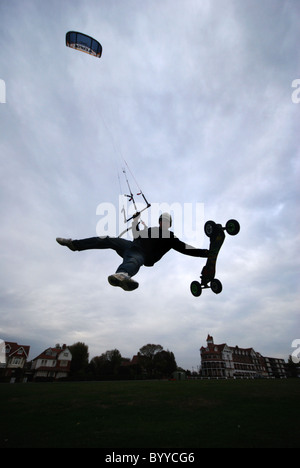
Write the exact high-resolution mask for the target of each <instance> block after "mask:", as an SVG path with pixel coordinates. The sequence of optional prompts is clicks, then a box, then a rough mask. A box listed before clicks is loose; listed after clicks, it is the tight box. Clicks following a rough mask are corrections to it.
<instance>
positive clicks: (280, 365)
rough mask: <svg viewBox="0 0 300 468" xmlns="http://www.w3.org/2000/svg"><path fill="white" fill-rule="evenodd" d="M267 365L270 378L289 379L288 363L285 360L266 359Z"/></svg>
mask: <svg viewBox="0 0 300 468" xmlns="http://www.w3.org/2000/svg"><path fill="white" fill-rule="evenodd" d="M264 360H265V365H266V370H267V372H268V375H269V376H270V377H277V378H285V377H287V372H286V363H285V361H284V359H278V358H270V357H265V358H264Z"/></svg>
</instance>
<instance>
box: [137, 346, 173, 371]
mask: <svg viewBox="0 0 300 468" xmlns="http://www.w3.org/2000/svg"><path fill="white" fill-rule="evenodd" d="M139 358H140V362H141V365H142V366H143V367H144V369H145V371H146V373H147V375H148V377H150V378H162V377H170V376H171V375H172V372H174V371H175V370H176V369H177V365H176V361H175V357H174V354H173V353H171V352H170V351H165V350H164V349H163V347H162V346H161V345H159V344H147V345H144V346H142V348H140V352H139Z"/></svg>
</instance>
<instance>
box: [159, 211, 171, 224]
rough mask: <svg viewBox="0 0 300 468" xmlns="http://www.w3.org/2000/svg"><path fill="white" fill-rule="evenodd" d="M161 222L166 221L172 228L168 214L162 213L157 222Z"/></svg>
mask: <svg viewBox="0 0 300 468" xmlns="http://www.w3.org/2000/svg"><path fill="white" fill-rule="evenodd" d="M162 220H164V221H168V222H169V224H170V226H172V216H171V215H170V214H169V213H162V214H161V215H160V217H159V222H160V221H162Z"/></svg>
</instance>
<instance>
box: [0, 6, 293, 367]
mask: <svg viewBox="0 0 300 468" xmlns="http://www.w3.org/2000/svg"><path fill="white" fill-rule="evenodd" d="M0 22H1V27H0V46H1V49H0V50H1V53H0V79H1V80H3V81H4V82H5V85H6V86H5V88H6V89H5V102H2V103H1V104H0V161H1V198H0V213H1V226H2V228H1V232H0V246H1V247H0V255H1V271H0V297H1V303H0V307H1V309H0V311H1V312H0V339H4V340H8V341H17V342H18V343H19V344H24V345H30V346H31V351H30V359H33V358H34V357H36V356H37V355H38V354H39V353H40V352H42V351H43V350H44V349H46V348H47V347H50V346H54V345H55V344H56V343H61V344H63V343H66V344H68V345H71V344H73V343H75V342H77V341H82V342H84V343H85V344H87V345H88V347H89V352H90V358H92V357H94V356H96V355H100V354H102V353H104V352H105V351H106V350H110V349H115V348H117V349H118V350H119V351H120V353H121V354H122V356H123V357H132V356H133V355H134V354H136V353H137V352H138V350H139V349H140V348H141V347H142V346H143V345H145V344H147V343H155V344H161V345H162V346H163V347H164V349H166V350H167V349H168V350H170V351H172V352H173V353H174V355H175V358H176V361H177V364H178V365H179V366H182V367H184V368H188V369H197V367H198V366H199V364H200V354H199V348H200V347H201V346H203V345H205V343H206V337H207V335H208V334H210V335H213V337H214V339H215V343H224V342H226V343H227V344H228V345H229V346H235V345H238V346H240V347H244V348H247V347H253V348H254V349H255V350H256V351H258V352H261V353H262V354H263V355H265V356H271V357H281V358H284V359H287V358H288V356H289V355H290V354H291V353H292V352H293V348H292V347H291V345H292V342H293V340H295V339H299V338H300V327H299V324H300V323H299V322H300V321H299V306H300V291H299V259H300V253H299V252H300V234H299V226H300V222H299V221H300V220H299V186H300V184H299V175H300V174H299V169H300V151H299V121H300V119H299V117H300V103H298V104H297V103H295V102H293V100H292V93H293V91H294V89H293V88H292V82H293V80H295V79H297V78H298V79H299V78H300V68H299V63H300V60H299V58H300V57H299V55H300V53H299V39H300V33H299V24H300V3H299V1H298V0H278V1H274V0H143V1H138V0H98V1H97V0H88V1H84V2H83V1H73V0H72V1H71V0H59V1H56V0H49V1H48V2H44V1H43V0H25V1H21V0H10V1H6V0H0ZM69 30H75V31H80V32H83V33H86V34H88V35H90V36H93V37H95V38H96V39H97V40H99V41H100V43H101V44H102V47H103V55H102V57H101V58H100V59H97V58H94V57H91V56H89V55H87V54H84V53H81V52H78V51H75V50H72V49H70V48H67V47H66V46H65V34H66V32H67V31H69ZM0 84H1V82H0ZM3 94H4V90H3V82H2V101H3V100H4V99H3ZM0 97H1V91H0ZM122 158H124V159H125V160H126V161H127V163H128V165H129V167H130V169H131V170H132V172H133V174H134V176H135V178H136V180H137V181H138V183H139V185H140V186H141V188H142V189H143V191H144V193H145V195H146V197H147V198H148V200H149V202H151V203H152V204H153V210H152V211H151V210H149V211H148V212H146V213H145V216H144V220H145V221H146V222H149V221H150V222H152V223H154V224H155V223H156V219H155V217H156V210H157V207H159V204H163V203H164V204H165V205H164V206H168V205H169V206H171V205H172V204H175V203H176V204H177V205H173V207H177V208H178V207H179V209H177V210H174V216H173V217H174V218H175V219H174V221H175V225H174V231H175V233H177V234H178V236H179V237H180V238H182V239H183V240H185V241H186V242H189V243H191V244H193V245H195V246H196V247H201V248H207V247H208V245H209V241H208V238H207V237H206V236H205V235H204V234H203V224H204V222H205V221H206V220H208V219H213V220H215V221H216V222H219V223H222V224H224V223H226V221H227V220H228V219H230V218H236V219H238V220H239V222H240V224H241V231H240V233H239V235H238V236H236V237H230V236H227V237H226V240H225V243H224V246H223V248H222V251H221V253H220V256H219V261H218V265H217V277H218V278H219V279H220V280H221V281H222V283H223V292H222V293H221V294H220V295H215V294H214V293H213V292H212V291H211V290H205V291H204V292H203V294H202V296H201V297H200V298H194V297H193V296H192V295H191V293H190V289H189V288H190V283H191V281H193V280H196V279H199V275H200V272H201V269H202V267H203V265H204V260H203V259H197V258H192V257H188V256H183V255H181V254H179V253H177V252H174V251H173V252H172V251H171V252H169V253H168V254H167V255H166V256H165V257H164V258H163V259H162V260H161V261H160V262H159V263H158V264H156V265H155V266H154V267H153V268H146V267H144V268H142V269H141V270H140V272H139V273H138V275H137V276H136V280H137V281H138V282H139V283H140V287H139V289H137V290H136V291H134V292H131V293H128V292H127V293H126V292H124V291H123V290H121V289H119V288H113V287H111V286H110V285H109V284H108V282H107V276H108V275H109V274H111V273H113V272H114V271H115V270H116V268H117V267H118V265H119V263H120V258H119V257H118V256H117V255H116V254H115V253H114V252H113V251H88V252H75V253H74V252H71V251H70V250H68V249H67V248H64V247H61V246H59V245H58V244H57V243H56V241H55V238H56V237H58V236H59V237H71V238H73V239H79V238H84V237H92V236H95V235H97V234H98V235H101V233H100V232H98V231H99V222H100V227H101V226H102V224H101V220H103V218H102V217H101V216H100V212H101V209H102V208H103V206H104V205H103V203H107V204H111V206H113V207H116V210H117V213H119V195H120V188H119V182H118V177H117V169H119V171H120V173H121V176H123V174H122V165H123V161H122ZM121 183H122V186H123V187H126V184H124V180H123V179H122V180H121ZM131 183H132V188H133V189H134V190H135V191H138V190H137V188H136V187H135V183H134V182H132V181H131ZM123 190H124V189H123ZM140 198H141V197H137V201H141V200H140ZM123 199H124V198H123ZM123 199H122V200H123ZM184 204H185V205H184ZM121 205H122V204H121ZM121 205H120V208H122V206H121ZM99 206H100V208H99ZM107 206H108V205H107ZM180 207H181V208H182V209H181V211H180ZM186 207H189V209H190V210H192V214H193V220H191V221H190V216H188V215H187V211H186V210H187V208H186ZM99 210H100V211H99ZM120 219H121V218H120ZM118 220H119V218H118V219H117V221H118ZM187 221H188V222H189V223H187ZM192 221H193V222H192ZM97 226H98V228H97ZM183 226H184V228H183ZM104 227H105V226H104ZM123 227H124V226H123V225H122V223H119V222H117V230H119V229H120V230H121V229H122V228H123ZM104 230H105V229H104ZM103 234H106V232H104V233H103ZM128 238H130V236H129V237H128Z"/></svg>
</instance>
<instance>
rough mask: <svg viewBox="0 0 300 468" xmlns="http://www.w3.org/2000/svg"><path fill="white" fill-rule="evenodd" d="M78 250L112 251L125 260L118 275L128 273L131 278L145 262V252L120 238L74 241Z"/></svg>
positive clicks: (119, 268)
mask: <svg viewBox="0 0 300 468" xmlns="http://www.w3.org/2000/svg"><path fill="white" fill-rule="evenodd" d="M72 243H73V245H74V247H75V249H76V250H79V251H82V250H91V249H112V250H114V251H115V252H117V254H118V255H120V257H122V258H123V262H122V263H121V264H120V265H119V267H118V268H117V270H116V273H128V275H129V276H130V277H132V276H134V275H136V274H137V272H138V271H139V269H140V268H141V266H142V265H144V262H145V256H144V254H143V251H142V250H141V249H139V248H138V247H137V246H135V245H134V243H133V242H132V241H129V240H126V239H120V238H119V237H109V236H106V237H89V238H87V239H80V240H73V241H72Z"/></svg>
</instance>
